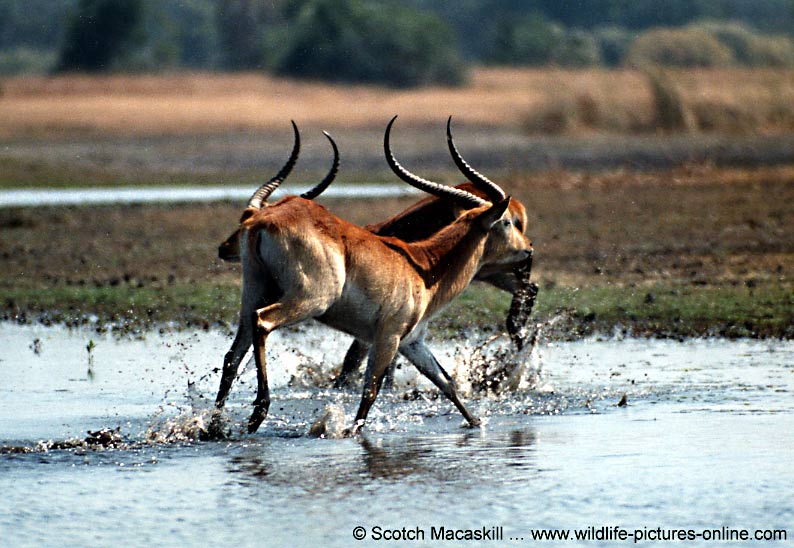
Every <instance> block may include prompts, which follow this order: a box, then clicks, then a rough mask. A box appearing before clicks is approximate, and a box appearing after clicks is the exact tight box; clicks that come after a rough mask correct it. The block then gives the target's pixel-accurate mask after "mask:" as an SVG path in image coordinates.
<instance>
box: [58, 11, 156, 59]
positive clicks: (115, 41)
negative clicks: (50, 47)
mask: <svg viewBox="0 0 794 548" xmlns="http://www.w3.org/2000/svg"><path fill="white" fill-rule="evenodd" d="M142 20H143V4H142V2H141V0H80V2H79V4H78V6H77V10H76V12H75V14H74V15H73V16H72V18H71V21H70V23H69V26H68V29H67V31H66V39H65V42H64V45H63V48H62V49H61V52H60V57H59V60H58V65H57V70H61V71H66V70H84V71H88V72H99V71H105V70H111V69H113V68H114V64H115V63H117V62H118V60H119V59H120V58H122V57H123V56H124V55H125V54H126V53H127V51H128V49H127V48H129V47H130V46H131V45H132V44H133V43H134V42H135V39H136V38H140V36H139V35H138V34H137V33H138V32H139V31H140V23H141V21H142Z"/></svg>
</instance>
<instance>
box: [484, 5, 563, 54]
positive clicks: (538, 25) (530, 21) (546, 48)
mask: <svg viewBox="0 0 794 548" xmlns="http://www.w3.org/2000/svg"><path fill="white" fill-rule="evenodd" d="M491 33H492V34H493V37H492V40H491V41H492V43H493V47H492V50H491V52H490V53H489V54H488V56H487V60H488V62H490V63H494V64H507V65H533V66H538V65H545V64H547V63H549V62H550V61H551V59H552V57H553V55H554V51H555V49H556V48H558V47H559V45H560V43H561V41H562V39H563V35H564V31H563V29H562V27H560V26H559V25H555V24H553V23H551V22H550V21H548V20H547V19H546V18H544V17H543V16H541V15H537V14H535V15H532V16H529V17H523V18H520V19H517V20H513V19H501V20H499V21H498V22H497V23H496V24H495V25H494V26H493V30H492V31H491Z"/></svg>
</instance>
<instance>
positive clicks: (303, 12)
mask: <svg viewBox="0 0 794 548" xmlns="http://www.w3.org/2000/svg"><path fill="white" fill-rule="evenodd" d="M285 41H286V43H285V44H284V45H283V47H284V50H283V53H282V54H281V55H280V56H278V58H277V60H276V62H275V67H274V68H275V70H276V72H278V73H280V74H288V75H292V76H300V77H308V78H318V79H324V80H331V81H345V82H378V83H384V84H388V85H392V86H413V85H422V84H430V83H436V82H438V83H444V84H455V83H459V82H461V81H462V80H463V78H464V68H463V63H462V61H461V58H460V55H459V53H458V48H457V44H456V38H455V35H454V33H453V32H452V30H451V29H450V28H449V27H448V26H447V25H445V24H444V23H443V22H442V21H441V20H440V19H439V18H438V17H436V16H434V15H430V14H428V13H424V12H420V11H417V10H413V9H407V8H404V7H401V6H396V5H381V4H378V3H375V2H370V1H366V0H308V1H306V2H304V3H303V4H302V6H301V8H300V9H299V10H297V12H296V15H295V18H294V20H293V21H292V22H291V23H290V26H289V34H288V35H286V36H285Z"/></svg>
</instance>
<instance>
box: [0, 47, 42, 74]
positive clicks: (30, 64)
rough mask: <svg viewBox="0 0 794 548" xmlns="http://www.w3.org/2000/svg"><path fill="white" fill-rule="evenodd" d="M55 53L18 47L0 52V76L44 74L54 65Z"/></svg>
mask: <svg viewBox="0 0 794 548" xmlns="http://www.w3.org/2000/svg"><path fill="white" fill-rule="evenodd" d="M55 58H56V55H55V52H53V51H44V50H38V49H33V48H26V47H19V48H14V49H11V50H6V51H2V52H0V74H44V73H47V72H49V71H50V69H51V68H52V66H53V65H54V64H55Z"/></svg>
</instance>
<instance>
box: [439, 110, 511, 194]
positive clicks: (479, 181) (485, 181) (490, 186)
mask: <svg viewBox="0 0 794 548" xmlns="http://www.w3.org/2000/svg"><path fill="white" fill-rule="evenodd" d="M451 126H452V116H450V117H449V118H448V119H447V145H448V146H449V153H450V154H451V155H452V160H453V161H454V162H455V165H456V166H458V169H459V170H460V171H461V173H463V174H464V175H465V176H466V178H467V179H468V180H469V181H471V182H472V183H473V184H474V186H476V187H477V188H479V189H480V190H482V191H483V192H485V195H486V196H488V199H490V200H491V201H492V202H493V203H497V202H501V201H502V200H504V199H505V197H506V194H505V191H504V190H502V188H501V187H500V186H499V185H497V184H496V183H494V182H493V181H491V180H490V179H489V178H488V177H486V176H485V175H483V174H482V173H479V172H478V171H477V170H475V169H474V168H473V167H471V166H470V165H469V164H468V163H466V160H464V159H463V156H461V155H460V152H458V147H456V146H455V143H454V142H453V141H452V127H451Z"/></svg>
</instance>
